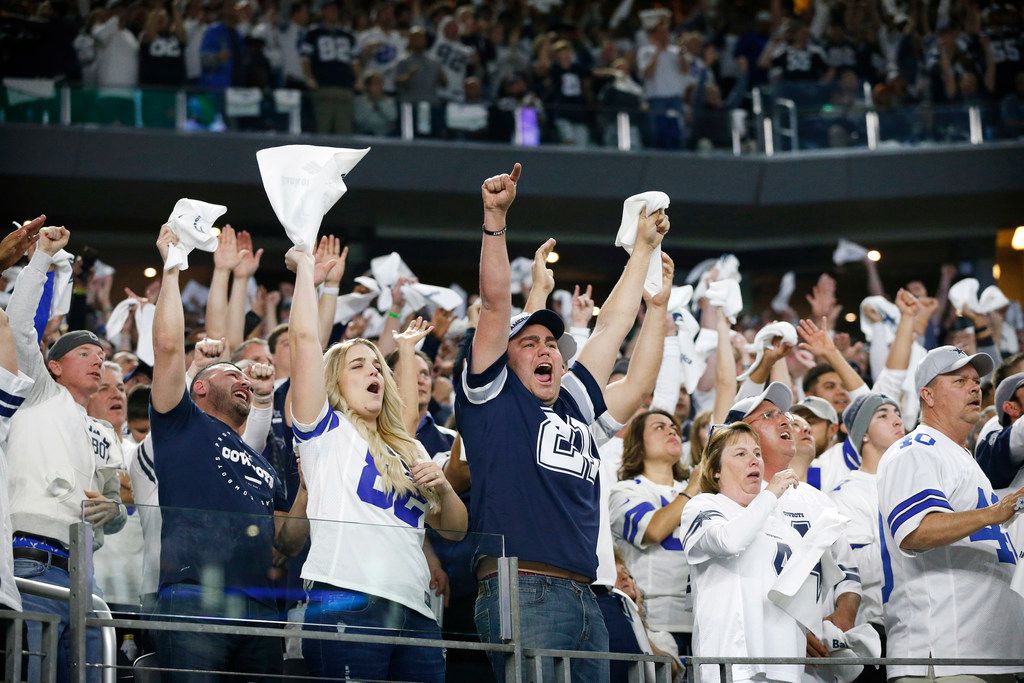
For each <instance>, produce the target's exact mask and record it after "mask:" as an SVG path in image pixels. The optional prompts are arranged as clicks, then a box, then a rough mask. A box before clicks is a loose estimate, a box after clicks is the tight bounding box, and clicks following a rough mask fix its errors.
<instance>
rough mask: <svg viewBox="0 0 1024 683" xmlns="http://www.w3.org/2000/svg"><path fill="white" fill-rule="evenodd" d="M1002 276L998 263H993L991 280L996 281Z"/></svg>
mask: <svg viewBox="0 0 1024 683" xmlns="http://www.w3.org/2000/svg"><path fill="white" fill-rule="evenodd" d="M1002 274H1003V269H1002V268H1000V267H999V264H998V263H993V264H992V279H993V280H998V279H999V277H1000V276H1001V275H1002Z"/></svg>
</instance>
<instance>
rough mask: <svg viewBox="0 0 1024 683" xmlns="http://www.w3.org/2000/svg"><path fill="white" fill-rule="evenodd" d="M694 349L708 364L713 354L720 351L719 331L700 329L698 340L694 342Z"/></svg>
mask: <svg viewBox="0 0 1024 683" xmlns="http://www.w3.org/2000/svg"><path fill="white" fill-rule="evenodd" d="M694 349H695V350H696V351H697V357H698V358H703V359H704V362H705V363H707V360H708V358H709V357H710V356H711V354H712V353H714V352H715V351H717V350H718V330H711V329H708V328H706V327H702V328H700V332H699V333H698V334H697V340H696V341H695V342H694Z"/></svg>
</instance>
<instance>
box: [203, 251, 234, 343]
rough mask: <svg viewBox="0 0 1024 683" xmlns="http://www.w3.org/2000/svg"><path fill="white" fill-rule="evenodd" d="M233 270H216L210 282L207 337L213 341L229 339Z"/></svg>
mask: <svg viewBox="0 0 1024 683" xmlns="http://www.w3.org/2000/svg"><path fill="white" fill-rule="evenodd" d="M230 281H231V269H229V268H216V267H215V268H214V270H213V278H212V279H211V280H210V294H209V296H208V297H207V298H206V318H205V321H206V336H208V337H210V338H211V339H227V321H228V284H229V283H230Z"/></svg>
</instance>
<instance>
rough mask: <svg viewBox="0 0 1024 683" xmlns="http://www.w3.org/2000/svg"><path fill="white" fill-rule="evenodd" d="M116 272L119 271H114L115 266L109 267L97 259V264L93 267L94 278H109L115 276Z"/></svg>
mask: <svg viewBox="0 0 1024 683" xmlns="http://www.w3.org/2000/svg"><path fill="white" fill-rule="evenodd" d="M116 272H117V271H116V270H114V267H113V266H111V265H108V264H106V263H104V262H103V261H100V260H99V259H96V263H94V264H93V266H92V276H93V277H107V276H108V275H113V274H114V273H116Z"/></svg>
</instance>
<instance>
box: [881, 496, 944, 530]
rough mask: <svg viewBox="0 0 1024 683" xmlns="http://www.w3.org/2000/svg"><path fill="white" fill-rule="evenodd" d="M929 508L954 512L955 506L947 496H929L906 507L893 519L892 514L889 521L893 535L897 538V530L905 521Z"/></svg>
mask: <svg viewBox="0 0 1024 683" xmlns="http://www.w3.org/2000/svg"><path fill="white" fill-rule="evenodd" d="M928 510H946V511H948V512H952V511H953V507H952V506H951V505H950V504H949V503H948V502H947V501H946V499H945V498H937V497H935V496H929V497H927V498H925V499H924V500H922V501H920V502H919V503H917V504H915V505H913V506H911V507H909V508H906V509H905V510H904V511H903V512H902V513H901V514H900V515H899V516H898V517H896V518H895V519H892V516H891V515H890V520H891V521H890V522H889V532H890V533H891V534H892V537H893V538H897V536H896V532H897V531H898V530H899V528H900V527H901V526H903V524H904V523H905V522H907V521H909V520H911V519H913V518H914V517H916V516H917V515H919V514H921V513H922V512H926V511H928Z"/></svg>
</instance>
